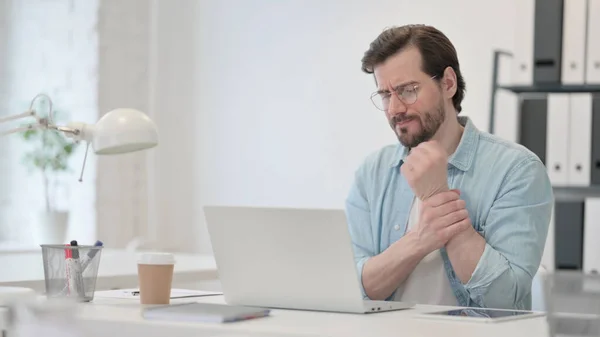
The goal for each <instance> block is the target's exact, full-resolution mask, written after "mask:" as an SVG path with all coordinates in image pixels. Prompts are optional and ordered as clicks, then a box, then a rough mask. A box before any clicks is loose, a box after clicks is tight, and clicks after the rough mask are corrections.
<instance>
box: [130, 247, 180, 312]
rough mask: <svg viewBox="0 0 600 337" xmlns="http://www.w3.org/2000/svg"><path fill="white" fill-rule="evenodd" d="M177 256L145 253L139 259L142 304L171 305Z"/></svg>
mask: <svg viewBox="0 0 600 337" xmlns="http://www.w3.org/2000/svg"><path fill="white" fill-rule="evenodd" d="M174 267H175V256H173V254H170V253H144V254H141V255H140V257H139V259H138V281H139V286H140V303H141V304H169V303H170V300H171V285H172V283H173V269H174Z"/></svg>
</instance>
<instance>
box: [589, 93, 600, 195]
mask: <svg viewBox="0 0 600 337" xmlns="http://www.w3.org/2000/svg"><path fill="white" fill-rule="evenodd" d="M590 166H591V167H590V170H591V184H592V185H598V184H600V94H593V95H592V138H591V163H590Z"/></svg>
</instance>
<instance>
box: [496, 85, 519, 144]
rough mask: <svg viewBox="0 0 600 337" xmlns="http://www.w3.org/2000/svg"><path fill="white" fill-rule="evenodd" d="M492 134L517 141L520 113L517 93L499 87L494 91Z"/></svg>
mask: <svg viewBox="0 0 600 337" xmlns="http://www.w3.org/2000/svg"><path fill="white" fill-rule="evenodd" d="M495 95H496V101H495V108H494V109H495V111H497V113H496V114H495V115H494V135H496V136H498V137H500V138H503V139H506V140H508V141H511V142H518V140H519V135H518V125H519V114H520V108H519V106H520V98H519V95H517V94H515V93H513V92H512V91H509V90H504V89H499V90H497V91H496V93H495Z"/></svg>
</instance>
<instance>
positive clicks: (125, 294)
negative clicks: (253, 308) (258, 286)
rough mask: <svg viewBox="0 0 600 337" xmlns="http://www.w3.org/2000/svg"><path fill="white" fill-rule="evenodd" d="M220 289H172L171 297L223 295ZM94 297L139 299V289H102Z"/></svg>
mask: <svg viewBox="0 0 600 337" xmlns="http://www.w3.org/2000/svg"><path fill="white" fill-rule="evenodd" d="M222 294H223V293H222V292H218V291H206V290H189V289H171V299H175V298H186V297H202V296H215V295H222ZM94 297H99V298H125V299H139V298H140V296H139V289H118V290H101V291H96V292H95V293H94Z"/></svg>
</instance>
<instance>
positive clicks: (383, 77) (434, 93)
mask: <svg viewBox="0 0 600 337" xmlns="http://www.w3.org/2000/svg"><path fill="white" fill-rule="evenodd" d="M374 75H375V78H376V80H377V90H378V91H380V92H383V94H384V95H386V93H392V94H391V95H388V96H389V98H388V99H387V104H386V107H387V110H386V111H385V114H386V117H387V119H388V122H389V123H390V126H391V127H392V130H394V132H395V133H396V136H397V137H398V140H399V141H400V143H402V145H404V146H406V147H411V148H412V147H415V146H417V145H419V144H420V143H421V142H425V141H428V140H430V139H431V138H432V137H433V136H434V135H435V134H436V132H437V131H438V129H439V128H440V126H441V125H442V123H443V122H444V119H445V116H446V113H445V109H444V101H443V97H442V93H441V89H440V87H439V86H438V85H437V83H436V82H435V81H434V80H433V79H432V78H431V76H429V75H428V74H426V73H424V72H423V71H421V54H420V53H419V50H418V49H416V48H413V47H409V48H407V49H405V50H403V51H401V52H400V53H398V54H396V55H394V56H392V57H390V58H388V59H387V60H386V61H385V62H384V63H382V64H380V65H378V66H377V67H376V68H375V71H374ZM394 92H398V93H400V94H401V95H400V97H401V98H400V99H399V98H398V97H399V96H398V95H397V94H395V93H394ZM415 96H416V101H414V102H412V101H413V100H414V99H411V98H414V97H415ZM407 98H408V99H407Z"/></svg>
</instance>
